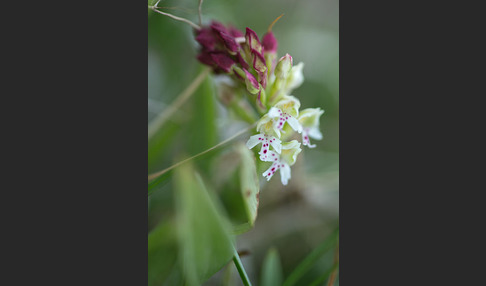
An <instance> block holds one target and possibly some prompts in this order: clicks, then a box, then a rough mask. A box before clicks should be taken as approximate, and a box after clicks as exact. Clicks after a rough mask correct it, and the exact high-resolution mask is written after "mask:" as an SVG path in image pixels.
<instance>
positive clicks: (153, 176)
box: [148, 124, 255, 181]
mask: <svg viewBox="0 0 486 286" xmlns="http://www.w3.org/2000/svg"><path fill="white" fill-rule="evenodd" d="M254 126H255V124H253V125H251V126H249V127H248V128H245V129H243V130H241V131H240V132H238V133H236V134H235V135H233V136H231V137H230V138H228V139H226V140H224V141H222V142H220V143H218V144H216V145H214V146H213V147H211V148H209V149H207V150H205V151H202V152H201V153H199V154H196V155H194V156H192V157H190V158H187V159H185V160H182V161H180V162H179V163H177V164H174V165H172V166H170V167H168V168H165V169H164V170H161V171H159V172H156V173H153V174H151V175H149V176H148V180H149V181H151V180H154V179H156V178H158V177H159V176H162V175H163V174H165V173H167V172H168V171H170V170H172V169H174V168H176V167H178V166H180V165H182V164H184V163H187V162H189V161H191V160H193V159H195V158H197V157H199V156H202V155H204V154H206V153H208V152H210V151H212V150H214V149H216V148H218V147H220V146H223V145H224V144H226V143H228V142H230V141H231V140H233V139H235V138H236V137H238V136H240V135H242V134H244V133H245V132H248V131H249V130H251V129H252V128H253V127H254Z"/></svg>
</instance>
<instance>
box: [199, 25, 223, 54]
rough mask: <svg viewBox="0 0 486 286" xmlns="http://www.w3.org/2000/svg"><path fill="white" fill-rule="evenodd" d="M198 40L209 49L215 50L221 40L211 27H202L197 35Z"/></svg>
mask: <svg viewBox="0 0 486 286" xmlns="http://www.w3.org/2000/svg"><path fill="white" fill-rule="evenodd" d="M196 41H197V42H198V43H199V44H201V46H203V47H204V48H206V49H208V50H213V49H214V47H215V46H216V44H217V42H218V41H219V39H218V37H217V36H216V34H214V32H213V30H212V29H210V28H201V29H200V30H199V31H198V32H197V35H196Z"/></svg>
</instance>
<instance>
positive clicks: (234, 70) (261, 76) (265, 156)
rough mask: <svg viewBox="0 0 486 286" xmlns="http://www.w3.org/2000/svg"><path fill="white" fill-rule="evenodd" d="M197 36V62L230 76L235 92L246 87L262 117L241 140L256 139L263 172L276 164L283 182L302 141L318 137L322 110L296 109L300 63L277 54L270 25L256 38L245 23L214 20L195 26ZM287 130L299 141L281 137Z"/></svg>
mask: <svg viewBox="0 0 486 286" xmlns="http://www.w3.org/2000/svg"><path fill="white" fill-rule="evenodd" d="M196 41H198V43H199V44H200V45H201V50H200V52H199V54H198V59H199V61H200V62H201V63H203V64H205V65H208V66H210V67H212V68H213V72H214V73H216V74H226V75H228V76H230V77H231V78H232V79H233V81H234V83H235V84H236V85H235V86H236V87H235V93H236V92H237V89H245V90H246V91H247V95H248V97H249V99H250V102H251V103H252V105H253V106H254V108H255V109H256V111H257V112H258V113H259V114H260V116H261V118H260V119H259V120H258V123H257V127H256V130H257V134H256V135H253V136H251V137H250V138H249V140H248V142H247V143H246V145H247V146H248V148H250V149H252V148H253V147H255V146H256V145H258V144H261V145H262V147H261V150H260V151H259V153H258V154H259V159H260V160H261V161H264V162H271V163H272V164H271V166H270V167H269V168H268V170H266V171H265V172H264V173H263V176H264V177H265V178H267V180H270V178H271V177H272V176H273V175H274V174H275V172H276V171H277V170H280V178H281V181H282V184H284V185H287V183H288V180H289V179H290V177H291V172H290V166H292V165H293V164H295V162H296V159H297V156H298V154H299V153H300V152H301V151H302V149H301V145H303V146H307V147H309V148H314V147H315V145H313V144H311V142H310V139H309V138H313V139H317V140H320V139H322V134H321V132H320V130H319V118H320V116H321V115H322V114H323V113H324V111H323V110H322V109H320V108H308V109H304V110H300V101H299V99H298V98H296V97H294V96H292V95H291V92H292V91H293V90H294V89H295V88H297V87H299V86H300V85H301V84H302V82H303V81H304V77H303V74H302V69H303V67H304V64H303V63H302V62H301V63H299V64H297V65H295V66H294V64H293V59H292V57H291V56H290V55H289V54H286V55H284V56H283V57H281V58H280V59H278V60H277V58H278V57H277V48H278V43H277V40H276V38H275V36H274V34H273V32H272V31H268V32H267V33H266V34H265V35H263V38H262V41H260V39H259V37H258V35H257V34H256V33H255V32H254V31H253V30H251V29H250V28H246V31H245V34H243V33H242V32H241V31H239V30H238V29H236V28H234V27H225V26H224V25H222V24H221V23H218V22H214V21H213V22H212V23H211V25H209V26H207V27H203V28H201V29H200V30H198V31H197V32H196ZM287 125H288V126H289V127H290V128H288V127H286V126H287ZM292 132H296V133H300V134H301V137H302V143H300V142H299V141H297V140H291V141H289V142H284V141H282V140H284V137H285V138H290V137H291V136H290V135H291V133H292ZM283 133H286V134H285V136H283V135H282V134H283ZM270 147H272V148H270Z"/></svg>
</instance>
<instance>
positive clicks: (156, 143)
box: [148, 0, 339, 285]
mask: <svg viewBox="0 0 486 286" xmlns="http://www.w3.org/2000/svg"><path fill="white" fill-rule="evenodd" d="M150 4H152V3H151V1H149V5H150ZM159 6H162V7H166V8H164V9H163V10H164V11H166V12H169V13H172V14H175V15H177V16H180V17H184V18H187V19H190V20H192V21H193V22H195V23H197V22H198V16H197V6H198V3H197V1H196V0H191V1H189V0H179V1H176V0H165V1H161V2H160V3H159ZM282 13H285V15H284V16H283V17H282V18H281V19H280V20H279V21H278V22H277V23H276V24H275V26H274V27H273V32H274V34H275V36H276V38H277V40H278V42H279V49H278V53H279V56H283V55H284V54H285V53H289V54H290V55H292V57H293V59H294V64H297V63H299V62H301V61H303V62H304V63H305V67H304V77H305V81H304V83H303V85H302V86H301V87H299V88H298V89H296V90H295V91H294V92H293V95H294V96H296V97H298V98H299V99H300V101H301V103H302V106H301V109H305V108H311V107H321V108H322V109H324V110H325V113H324V115H323V116H322V117H321V121H320V122H321V131H322V133H323V135H324V138H323V140H321V141H317V140H313V141H312V143H314V144H317V148H315V149H309V148H304V149H303V152H302V153H301V154H300V155H299V158H298V160H297V163H296V165H294V166H293V167H292V178H291V180H290V181H289V185H288V186H282V184H281V183H280V174H276V175H275V176H274V177H273V178H272V180H270V182H268V183H267V182H266V180H265V179H264V178H263V177H262V176H261V171H260V170H258V173H257V175H258V178H259V180H260V181H261V189H260V195H259V205H258V215H257V218H256V221H255V223H254V226H253V227H252V228H251V229H250V230H249V231H247V232H244V233H243V234H240V235H237V236H236V238H235V239H236V241H234V243H235V245H236V249H237V250H246V251H248V252H249V254H248V255H244V256H241V260H242V262H243V264H244V266H245V269H246V272H247V273H248V275H249V278H250V280H251V281H252V283H253V285H279V284H278V283H276V284H275V281H278V280H279V279H281V281H284V280H285V279H286V278H288V277H289V275H290V274H291V273H292V271H294V270H295V269H296V268H298V265H299V263H301V262H302V261H303V260H304V259H305V258H306V257H307V256H308V255H309V254H310V253H311V252H312V251H313V250H316V249H318V248H319V246H320V245H321V244H322V243H323V242H324V241H325V240H326V238H329V237H330V235H331V233H332V232H333V230H334V229H335V228H336V227H337V225H338V204H339V201H338V200H339V133H338V131H339V18H338V17H339V16H338V15H339V3H338V1H337V0H329V1H327V0H321V1H319V0H309V1H302V0H300V1H297V0H295V1H281V0H264V1H261V0H246V1H242V0H239V1H236V0H206V1H205V2H204V4H203V23H204V22H206V23H208V22H209V21H210V20H211V19H214V20H217V21H220V22H222V23H224V24H232V25H234V26H236V27H237V28H239V29H240V30H242V31H244V29H245V27H249V28H251V29H253V30H254V31H255V32H256V33H257V34H258V35H259V36H260V37H261V36H262V35H263V33H264V32H265V31H266V29H267V27H268V25H269V24H270V23H271V22H272V21H273V20H274V19H275V18H276V17H278V16H279V15H280V14H282ZM148 46H149V51H148V90H149V93H148V122H149V123H150V122H151V120H153V119H154V118H155V116H157V114H159V113H160V112H164V110H165V108H166V107H167V106H168V105H170V103H171V102H172V101H173V100H174V99H175V97H176V96H177V95H178V94H180V93H181V92H182V91H183V90H184V89H185V88H186V87H187V86H188V85H189V84H190V83H191V82H192V81H193V80H194V78H196V76H197V75H198V74H199V72H201V70H202V69H203V67H202V65H201V64H200V63H199V62H198V61H197V60H196V58H195V57H196V54H197V50H198V45H197V43H196V41H195V40H194V36H193V32H192V28H191V27H190V26H188V25H187V24H185V23H182V22H178V21H175V20H173V19H170V18H168V17H165V16H163V15H160V14H155V13H153V12H149V16H148ZM216 92H217V87H216V86H215V84H214V81H213V78H212V77H208V78H207V79H206V80H205V81H204V82H203V84H202V85H201V86H200V87H199V88H198V89H197V91H196V92H195V94H193V95H192V97H191V98H190V100H189V101H187V102H186V103H184V104H183V106H182V107H181V108H180V109H179V110H177V112H176V113H175V114H174V116H172V117H171V118H170V120H169V121H167V122H166V123H165V124H164V125H163V127H162V128H161V129H160V130H159V131H158V132H157V133H156V134H155V136H153V138H151V139H150V140H149V152H148V162H149V164H148V170H149V174H150V173H154V172H156V171H159V170H162V169H164V168H166V167H168V166H171V165H173V164H174V163H176V162H178V161H180V160H182V159H183V158H185V157H188V156H191V155H194V154H197V153H199V152H201V151H204V150H206V149H208V148H210V147H212V146H214V145H215V144H217V143H218V142H220V141H222V140H224V139H225V138H227V137H229V136H231V135H232V134H235V133H236V132H238V131H239V130H241V129H243V128H245V126H246V125H245V124H243V123H241V124H240V125H238V124H230V122H227V121H225V119H222V118H225V116H226V113H225V110H224V109H223V108H222V107H221V105H220V103H219V102H218V101H217V100H216V97H215V94H216ZM245 141H246V138H245V136H242V137H240V138H239V139H237V140H235V141H234V142H231V144H228V145H226V146H225V147H222V148H219V149H217V150H215V151H213V152H210V153H208V154H207V155H204V156H202V157H201V158H200V159H198V160H195V161H194V162H192V163H191V164H190V166H186V167H183V168H177V169H175V170H174V171H173V172H171V173H173V174H169V176H167V178H168V179H167V180H164V181H163V183H161V184H159V185H157V187H155V188H154V189H153V190H152V191H153V193H152V194H151V195H150V197H149V200H148V204H149V213H148V221H149V230H148V231H149V233H150V234H149V282H150V283H149V284H150V285H178V283H181V281H182V277H184V275H183V274H182V272H183V271H184V270H180V269H179V268H178V266H177V265H185V266H187V267H189V268H190V267H193V268H191V269H196V270H193V271H191V273H192V274H193V275H194V277H192V278H191V277H185V279H186V282H188V283H189V284H190V281H192V280H191V279H193V280H194V281H198V279H203V280H204V279H206V278H207V277H204V278H201V277H202V276H204V273H205V271H209V270H210V269H209V268H211V267H210V265H209V266H208V269H209V270H208V269H199V268H198V267H199V266H198V265H192V266H191V264H190V263H189V264H187V261H189V260H191V255H193V254H194V253H196V254H198V253H203V252H204V249H206V248H205V246H204V245H201V243H203V244H204V242H201V239H206V240H207V241H210V242H211V241H212V242H213V243H216V244H217V243H218V242H221V243H225V241H226V240H225V237H226V235H227V234H225V233H219V232H218V231H217V230H216V231H212V234H209V235H208V234H203V233H204V229H205V228H204V225H205V223H207V224H208V225H207V227H208V228H212V227H215V223H216V225H220V224H221V226H222V227H224V226H225V225H226V224H227V223H228V222H227V221H219V219H215V218H214V217H217V216H219V215H221V216H222V217H228V218H229V222H230V223H232V224H233V225H241V224H240V223H243V222H244V221H245V219H246V215H245V211H246V210H245V204H244V202H243V201H242V200H243V199H242V198H241V194H240V193H239V183H241V182H240V181H241V180H242V178H241V177H240V176H239V175H238V174H241V173H242V171H241V170H239V169H238V165H237V163H235V162H237V161H238V160H241V158H246V157H244V156H243V155H241V156H243V157H241V158H240V157H238V156H239V155H238V154H240V153H238V152H239V151H238V150H239V149H238V147H237V146H238V142H242V143H244V142H245ZM238 158H240V159H238ZM232 162H233V164H232ZM232 167H234V171H235V172H234V175H233V177H231V180H230V179H228V178H226V177H225V176H224V175H223V173H224V172H225V171H227V172H229V173H231V170H232V169H231V168H232ZM194 171H195V172H196V173H197V174H198V175H194V176H193V174H194ZM189 174H191V175H190V178H189V177H187V176H189ZM186 177H187V178H186ZM177 178H186V179H180V180H179V181H178V179H177ZM182 181H186V183H182ZM184 184H186V185H187V184H189V185H191V184H193V185H191V186H189V187H188V186H186V185H184ZM186 189H190V190H189V191H187V190H186ZM200 189H203V190H204V192H203V193H202V194H201V193H199V194H197V191H199V190H200ZM178 190H179V191H181V192H180V193H178V192H177V191H178ZM184 190H186V191H184ZM236 194H239V195H236ZM206 195H207V197H206ZM198 196H202V197H198ZM191 198H192V199H194V200H196V198H197V201H191ZM201 200H202V201H205V200H207V201H208V202H209V203H208V204H209V205H211V204H216V206H213V207H214V208H215V209H216V211H215V213H213V214H212V215H208V214H207V209H205V207H207V206H208V205H207V204H204V203H202V204H201V203H199V202H200V201H201ZM181 210H190V211H189V212H190V213H192V214H189V215H188V216H189V217H185V218H184V219H181V218H180V216H178V214H181ZM198 211H200V212H199V213H194V212H198ZM183 216H187V213H186V212H184V213H183ZM193 219H196V221H192V220H193ZM216 221H218V222H216ZM216 228H218V226H216ZM194 232H196V233H194ZM235 232H237V229H235ZM210 244H211V243H210ZM182 246H184V247H185V246H190V247H189V249H196V250H195V252H192V253H188V252H187V253H186V252H183V251H179V250H180V249H182ZM191 247H192V248H191ZM214 247H216V245H214ZM184 249H185V248H184ZM198 249H203V250H201V251H203V252H198V251H199V250H198ZM214 249H218V250H217V251H219V252H221V253H222V257H224V256H225V255H226V256H227V255H228V253H227V252H228V250H227V249H225V248H224V247H223V248H222V249H221V248H214ZM201 255H202V254H201ZM204 255H210V254H204ZM204 255H203V256H204ZM333 257H334V249H332V250H330V251H327V253H325V254H323V255H320V256H319V257H318V259H316V260H315V263H312V265H311V266H310V267H309V269H308V271H306V273H305V274H304V275H302V277H300V278H299V280H298V283H297V284H296V285H310V284H312V282H313V281H315V280H316V279H318V278H319V277H322V275H324V274H325V272H326V271H327V270H329V269H330V268H331V267H332V265H333ZM181 259H183V260H184V261H183V262H182V263H181ZM193 259H196V260H197V261H196V264H197V263H198V261H199V260H201V261H202V262H201V261H199V262H201V264H203V263H209V264H211V261H209V262H208V261H205V257H196V258H194V257H193ZM225 259H227V258H225ZM262 269H268V270H262ZM186 276H187V275H186ZM200 276H201V277H200ZM272 277H277V278H272ZM278 277H280V278H278ZM163 281H165V282H163ZM265 281H267V282H265ZM271 281H273V283H274V284H272V282H271ZM223 282H224V283H226V285H243V284H242V282H241V281H240V278H239V276H238V275H237V271H236V269H235V267H234V265H233V264H232V263H230V264H228V266H226V267H223V268H222V270H221V271H219V272H218V273H216V275H212V276H211V277H210V278H209V280H206V282H204V284H203V285H221V283H223ZM164 283H165V284H164ZM196 284H197V283H196ZM338 284H339V278H338V279H337V280H336V283H335V285H338ZM319 285H324V283H322V284H319Z"/></svg>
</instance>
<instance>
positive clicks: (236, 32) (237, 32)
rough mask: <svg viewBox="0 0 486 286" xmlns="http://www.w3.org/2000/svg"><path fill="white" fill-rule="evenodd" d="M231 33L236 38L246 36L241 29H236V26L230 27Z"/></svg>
mask: <svg viewBox="0 0 486 286" xmlns="http://www.w3.org/2000/svg"><path fill="white" fill-rule="evenodd" d="M229 34H230V35H231V36H233V37H235V38H241V37H244V36H245V35H243V33H242V32H241V31H240V30H238V29H236V28H235V27H229Z"/></svg>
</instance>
